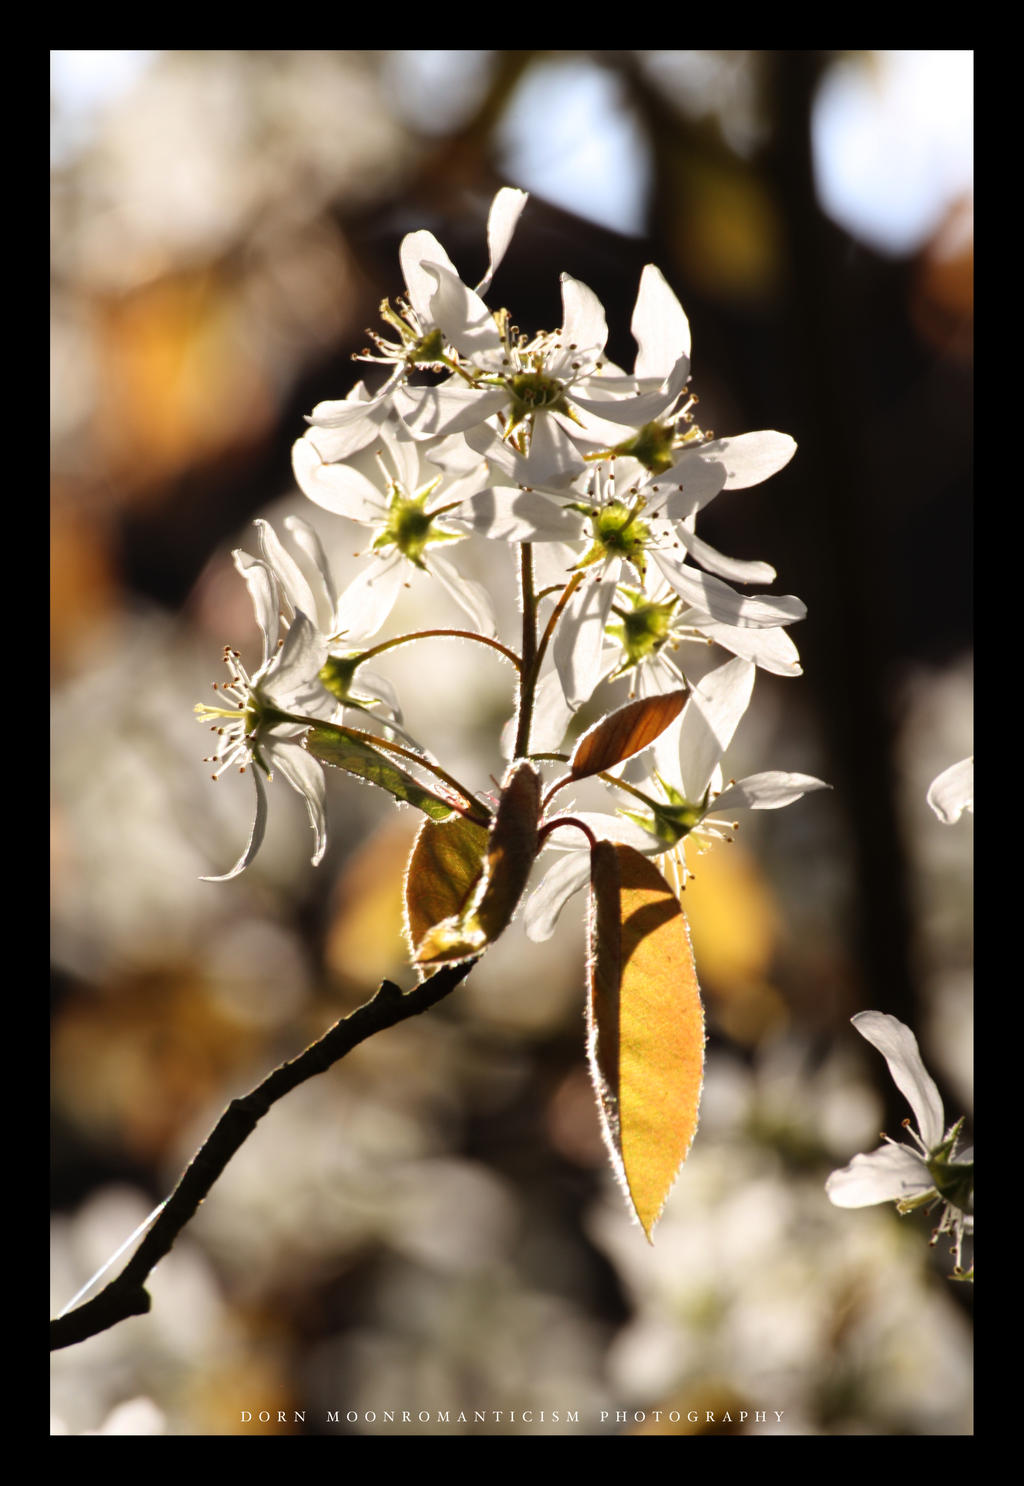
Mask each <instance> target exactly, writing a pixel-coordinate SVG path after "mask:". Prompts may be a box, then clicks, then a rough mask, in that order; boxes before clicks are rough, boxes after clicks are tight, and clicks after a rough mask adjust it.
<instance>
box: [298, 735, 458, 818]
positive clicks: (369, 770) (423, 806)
mask: <svg viewBox="0 0 1024 1486" xmlns="http://www.w3.org/2000/svg"><path fill="white" fill-rule="evenodd" d="M305 744H306V749H307V751H308V752H309V753H311V754H312V755H313V757H314V758H317V759H319V760H320V762H321V763H322V764H331V765H332V766H333V767H334V768H336V769H344V770H345V771H346V773H348V774H355V775H356V777H357V778H359V779H365V780H366V781H367V782H368V783H369V784H376V785H378V786H379V787H380V788H381V789H386V790H387V792H388V794H390V795H394V797H395V799H396V800H399V801H400V802H402V803H403V804H408V805H415V806H416V808H417V810H422V811H423V813H424V814H425V815H429V816H430V818H431V820H447V819H448V817H449V816H450V815H452V814H454V806H452V805H450V804H449V803H448V801H447V800H443V799H441V797H440V795H435V794H434V793H433V792H432V791H431V790H429V789H426V788H425V787H424V786H423V785H422V784H420V783H419V781H418V780H416V779H414V778H413V777H412V775H411V774H407V773H406V772H405V770H404V769H400V768H399V767H398V765H397V764H395V763H392V761H391V759H389V758H388V757H387V756H386V755H385V754H384V753H380V752H378V750H377V749H376V748H373V747H371V745H370V744H369V743H364V742H362V740H361V739H359V738H353V737H352V736H351V734H349V733H347V732H346V731H345V730H344V729H343V728H335V727H331V726H330V725H329V724H325V725H324V726H323V727H320V728H311V729H310V730H309V732H308V733H307V734H306V739H305Z"/></svg>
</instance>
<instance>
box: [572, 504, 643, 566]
mask: <svg viewBox="0 0 1024 1486" xmlns="http://www.w3.org/2000/svg"><path fill="white" fill-rule="evenodd" d="M642 508H643V501H642V500H641V501H638V502H637V504H636V505H634V506H627V505H625V504H624V502H622V501H610V502H609V503H608V505H606V506H600V507H598V508H595V507H593V506H579V505H574V506H573V507H572V509H573V510H577V511H583V512H584V513H585V514H586V515H587V516H588V517H589V518H590V530H591V535H592V536H593V542H592V543H591V546H590V549H589V551H588V552H587V553H586V554H585V555H584V557H583V558H582V560H581V562H580V567H589V566H590V564H591V563H595V562H607V561H609V560H610V559H611V558H613V557H624V558H626V559H627V561H629V562H631V563H632V564H633V566H634V567H635V568H636V570H637V572H638V573H639V575H640V577H641V578H643V576H644V571H645V569H646V566H647V562H646V559H645V557H644V548H645V547H646V546H648V544H649V543H650V540H651V529H650V527H649V526H648V525H647V523H646V522H645V521H640V520H639V519H638V518H639V515H640V511H641V510H642Z"/></svg>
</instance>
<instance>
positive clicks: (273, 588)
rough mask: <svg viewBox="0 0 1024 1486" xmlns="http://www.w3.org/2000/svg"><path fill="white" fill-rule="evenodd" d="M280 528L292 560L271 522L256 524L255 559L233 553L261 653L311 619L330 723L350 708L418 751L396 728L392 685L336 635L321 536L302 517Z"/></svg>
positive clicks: (398, 719) (397, 709) (334, 602)
mask: <svg viewBox="0 0 1024 1486" xmlns="http://www.w3.org/2000/svg"><path fill="white" fill-rule="evenodd" d="M284 524H285V527H286V528H287V530H288V532H289V534H290V535H291V538H292V541H293V543H294V546H295V550H296V553H297V556H293V555H292V554H291V552H289V551H288V549H287V548H286V547H285V545H284V543H283V542H281V540H280V539H279V537H278V536H277V533H276V532H275V531H274V528H273V527H272V526H271V525H270V522H269V521H262V520H260V521H256V522H255V526H256V530H257V533H258V537H259V545H260V554H261V555H260V557H258V558H256V557H250V556H249V554H248V553H247V552H242V551H236V552H235V553H234V554H233V556H234V560H235V567H236V568H237V569H238V571H239V572H240V573H241V575H242V577H243V578H244V579H245V581H246V584H247V586H248V588H249V593H250V596H251V598H252V601H253V607H254V609H255V611H256V622H257V624H258V625H259V627H260V629H261V630H262V632H263V636H264V643H265V645H266V653H267V654H268V655H269V654H272V653H273V651H274V649H275V648H276V646H277V639H278V630H279V627H283V628H284V629H285V630H287V629H288V628H289V625H290V624H291V622H292V620H293V619H294V616H295V615H296V614H300V613H301V614H304V615H306V617H307V618H310V617H311V618H312V622H313V624H314V627H315V629H316V630H317V633H318V634H319V635H320V637H321V638H322V639H323V641H324V644H325V647H326V650H327V658H326V660H325V662H324V665H323V667H322V669H321V672H320V680H321V681H322V682H323V684H324V686H326V688H327V690H328V691H329V692H331V693H332V695H333V696H335V697H336V698H337V700H338V702H339V703H340V704H342V705H339V707H338V708H337V714H336V716H335V717H334V719H333V720H334V721H339V720H342V719H343V716H344V714H343V710H342V708H343V707H349V708H354V709H355V710H356V711H358V712H360V713H362V714H364V716H367V717H370V718H371V719H372V720H373V721H374V722H375V723H377V724H382V725H384V726H386V727H387V728H388V729H389V731H391V732H393V733H396V734H397V735H398V736H399V737H402V738H404V739H406V741H407V742H409V743H411V744H413V746H414V747H418V745H417V744H415V743H414V740H413V739H411V738H409V736H408V734H407V733H406V732H404V730H403V728H402V726H401V723H402V708H401V704H400V703H399V700H398V696H397V693H396V692H395V689H394V687H393V686H392V685H391V682H390V681H389V680H388V679H387V678H386V677H385V676H381V675H379V674H377V673H376V672H372V671H370V670H368V669H367V668H366V667H365V666H364V665H363V664H362V663H361V660H360V652H359V651H358V650H353V649H352V648H351V645H348V644H346V640H347V639H348V636H346V635H345V634H343V633H341V626H340V625H339V623H338V617H337V610H338V599H337V595H336V593H335V588H334V580H333V579H332V577H331V574H330V570H329V568H328V565H327V556H326V554H325V552H324V549H323V546H322V544H321V542H320V538H319V537H318V536H317V534H316V532H315V531H314V530H313V528H312V527H311V526H310V525H309V523H308V522H307V521H303V520H302V518H301V516H286V517H285V521H284ZM362 725H363V726H365V723H363V724H362Z"/></svg>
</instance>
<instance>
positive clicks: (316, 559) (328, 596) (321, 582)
mask: <svg viewBox="0 0 1024 1486" xmlns="http://www.w3.org/2000/svg"><path fill="white" fill-rule="evenodd" d="M284 524H285V526H286V527H287V528H288V530H289V531H290V532H291V534H292V536H293V537H294V538H295V545H296V546H297V547H298V548H299V550H300V551H301V552H302V554H303V556H304V557H305V559H306V562H307V564H308V566H309V568H311V570H312V571H311V572H308V573H307V577H308V579H309V584H310V588H311V589H312V591H313V593H314V595H315V597H316V622H317V626H318V628H319V629H321V630H323V631H324V633H325V634H326V633H327V632H328V631H329V630H330V628H331V626H332V624H333V622H334V610H335V607H336V605H337V602H338V596H337V593H336V592H335V588H334V578H333V577H332V575H331V570H330V567H329V566H328V562H327V553H326V552H325V551H324V548H323V543H322V542H321V541H320V538H319V536H318V535H317V533H316V532H315V531H314V530H313V528H312V527H311V526H310V524H309V522H308V521H304V520H303V519H302V517H301V516H286V517H285V518H284Z"/></svg>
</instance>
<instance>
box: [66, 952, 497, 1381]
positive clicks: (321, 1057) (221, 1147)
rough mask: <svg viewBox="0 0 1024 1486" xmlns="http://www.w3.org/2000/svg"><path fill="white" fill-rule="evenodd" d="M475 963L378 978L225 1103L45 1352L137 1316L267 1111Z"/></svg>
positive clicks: (422, 1006)
mask: <svg viewBox="0 0 1024 1486" xmlns="http://www.w3.org/2000/svg"><path fill="white" fill-rule="evenodd" d="M475 964H476V961H475V960H470V961H469V962H468V963H466V964H462V965H446V966H444V967H442V969H440V970H438V971H436V973H435V974H433V975H431V976H430V977H429V979H427V980H424V981H422V982H421V984H420V985H418V986H415V987H414V988H413V989H412V990H411V991H406V992H405V993H403V992H402V991H401V990H399V988H398V986H396V985H394V984H393V982H391V981H390V980H382V981H381V983H380V989H379V990H378V991H377V993H376V995H375V996H373V998H372V999H371V1000H369V1001H367V1002H366V1004H365V1005H364V1006H360V1007H358V1008H357V1009H356V1010H355V1011H353V1012H352V1013H351V1014H350V1015H349V1016H347V1017H343V1018H342V1019H341V1021H339V1022H335V1024H334V1026H333V1027H332V1028H331V1029H330V1031H329V1032H326V1033H325V1034H324V1036H323V1037H321V1038H320V1039H319V1041H317V1042H314V1043H313V1044H312V1045H311V1046H310V1047H307V1048H306V1050H305V1052H304V1053H300V1054H299V1056H298V1057H296V1058H292V1059H291V1061H290V1062H287V1063H283V1064H282V1065H281V1066H280V1068H275V1069H274V1072H273V1073H271V1074H270V1075H269V1076H268V1077H267V1078H265V1079H264V1080H263V1082H262V1083H261V1084H258V1085H257V1086H256V1088H255V1089H253V1090H252V1091H251V1093H248V1094H246V1095H245V1096H244V1097H243V1098H241V1099H233V1100H232V1101H231V1103H230V1104H229V1105H228V1107H227V1109H226V1110H225V1111H224V1113H223V1114H222V1115H221V1117H220V1119H219V1120H218V1121H217V1123H216V1125H215V1126H214V1128H213V1130H212V1131H211V1133H210V1135H209V1136H208V1137H207V1139H206V1140H205V1141H204V1143H203V1145H202V1146H201V1147H200V1148H199V1150H198V1151H197V1152H196V1154H195V1156H194V1157H193V1158H192V1161H191V1162H190V1163H189V1165H188V1167H187V1168H186V1170H185V1172H184V1174H183V1176H182V1178H181V1180H180V1181H179V1183H178V1185H177V1186H176V1187H175V1189H174V1191H173V1193H172V1194H171V1196H170V1197H169V1199H168V1201H167V1205H166V1206H165V1208H164V1210H163V1212H161V1214H160V1216H159V1217H158V1218H157V1220H156V1222H155V1223H154V1224H153V1226H152V1228H151V1229H150V1230H149V1232H148V1233H147V1234H146V1237H145V1238H144V1239H143V1240H142V1243H141V1244H140V1245H139V1247H138V1249H137V1250H136V1252H135V1254H134V1255H133V1256H132V1258H131V1259H130V1260H129V1261H128V1263H127V1264H126V1265H125V1267H124V1269H123V1270H122V1271H121V1273H120V1274H119V1275H118V1276H117V1278H116V1279H114V1280H111V1282H110V1284H109V1285H107V1286H105V1288H104V1289H103V1290H101V1291H100V1293H99V1294H98V1295H97V1296H95V1297H94V1298H93V1299H92V1300H88V1301H86V1302H85V1304H84V1305H80V1306H79V1307H78V1308H77V1310H73V1311H71V1312H70V1313H69V1314H68V1315H66V1316H59V1317H58V1318H57V1319H56V1320H55V1321H51V1322H50V1350H51V1352H54V1351H57V1350H59V1348H61V1347H70V1346H73V1345H74V1344H75V1343H76V1342H80V1341H85V1340H86V1338H87V1337H90V1336H96V1335H97V1334H98V1333H99V1332H101V1331H107V1330H108V1329H109V1328H110V1327H111V1326H116V1325H117V1324H118V1322H119V1321H124V1320H126V1319H127V1318H128V1317H129V1316H141V1315H145V1313H146V1312H147V1311H148V1310H149V1308H150V1304H151V1301H150V1296H149V1292H148V1291H147V1290H146V1289H145V1282H146V1280H147V1278H148V1277H149V1274H150V1271H151V1270H152V1269H153V1268H154V1267H155V1266H156V1265H157V1264H158V1263H159V1261H160V1260H161V1259H162V1258H163V1257H164V1255H165V1254H166V1253H168V1251H169V1250H170V1248H171V1245H172V1244H173V1243H174V1240H175V1239H176V1238H177V1236H178V1234H179V1233H180V1232H181V1230H182V1229H183V1228H184V1227H185V1224H186V1223H188V1221H189V1220H190V1218H192V1216H193V1215H194V1213H195V1211H196V1209H197V1208H198V1206H199V1204H200V1203H201V1202H202V1201H203V1199H204V1198H205V1197H206V1196H207V1194H208V1192H209V1191H210V1188H211V1187H212V1186H213V1184H214V1182H215V1181H216V1180H217V1178H218V1177H219V1176H220V1174H221V1172H222V1171H223V1170H224V1168H225V1166H226V1165H227V1164H228V1162H229V1161H230V1160H231V1157H232V1156H233V1155H234V1154H235V1152H236V1151H237V1150H238V1149H239V1148H240V1147H241V1146H242V1145H243V1144H244V1143H245V1141H246V1140H247V1139H248V1137H249V1136H250V1135H251V1134H252V1132H253V1130H255V1128H256V1124H257V1122H258V1121H259V1120H261V1119H262V1118H263V1116H264V1115H265V1114H266V1113H267V1111H268V1110H269V1109H270V1108H271V1106H272V1105H274V1104H276V1103H277V1101H278V1100H279V1099H282V1098H283V1097H284V1096H285V1094H289V1093H290V1092H291V1091H292V1089H294V1088H297V1087H298V1085H299V1084H301V1083H305V1081H306V1080H307V1079H308V1078H313V1077H314V1076H315V1075H316V1074H318V1073H323V1072H325V1070H326V1069H328V1068H330V1067H331V1066H332V1065H333V1064H335V1063H337V1062H338V1061H339V1059H341V1058H343V1057H344V1056H345V1054H346V1053H350V1052H351V1051H352V1049H353V1048H354V1047H357V1046H358V1045H359V1043H361V1042H365V1041H366V1039H367V1038H368V1037H372V1036H374V1034H375V1033H377V1032H383V1031H384V1030H385V1029H386V1028H387V1027H394V1026H396V1025H397V1023H399V1022H404V1021H406V1020H407V1019H408V1018H409V1017H411V1016H418V1015H419V1014H420V1012H423V1011H428V1010H429V1009H430V1007H432V1006H436V1004H437V1003H438V1001H441V1000H443V999H444V997H445V996H447V995H449V994H450V993H451V992H452V991H454V990H455V988H456V987H457V986H458V985H460V984H461V982H462V981H463V980H465V978H466V976H467V975H468V974H469V972H470V970H472V968H473V966H474V965H475Z"/></svg>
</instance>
